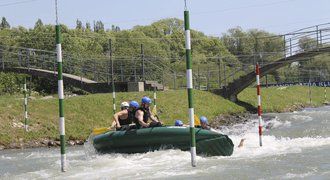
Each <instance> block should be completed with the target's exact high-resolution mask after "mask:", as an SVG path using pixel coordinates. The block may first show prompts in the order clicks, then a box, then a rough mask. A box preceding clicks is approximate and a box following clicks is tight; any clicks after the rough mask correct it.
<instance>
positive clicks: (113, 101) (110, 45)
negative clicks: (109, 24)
mask: <svg viewBox="0 0 330 180" xmlns="http://www.w3.org/2000/svg"><path fill="white" fill-rule="evenodd" d="M109 52H110V54H109V56H110V61H111V78H112V80H111V81H112V103H113V114H116V89H115V80H114V73H113V59H112V40H111V39H109Z"/></svg>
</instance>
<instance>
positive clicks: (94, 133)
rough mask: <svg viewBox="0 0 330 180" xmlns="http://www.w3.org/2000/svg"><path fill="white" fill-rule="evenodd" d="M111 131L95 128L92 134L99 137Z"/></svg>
mask: <svg viewBox="0 0 330 180" xmlns="http://www.w3.org/2000/svg"><path fill="white" fill-rule="evenodd" d="M109 130H110V129H109V127H102V128H94V129H93V132H92V134H93V135H99V134H102V133H104V132H107V131H109Z"/></svg>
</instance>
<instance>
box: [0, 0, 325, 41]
mask: <svg viewBox="0 0 330 180" xmlns="http://www.w3.org/2000/svg"><path fill="white" fill-rule="evenodd" d="M54 2H55V0H0V17H2V16H4V17H6V18H7V21H8V22H9V23H10V25H11V26H14V27H17V26H19V25H21V26H24V27H33V26H34V24H35V22H36V21H37V19H38V18H40V19H41V20H42V21H43V22H44V24H55V5H54V4H55V3H54ZM58 3H59V6H58V8H59V18H60V23H62V24H66V25H67V26H69V27H71V28H74V27H75V24H76V20H77V19H79V20H81V21H82V22H83V23H86V22H90V23H91V24H93V21H94V20H96V21H97V20H101V21H102V22H103V23H104V24H105V28H109V29H110V28H111V25H116V26H119V27H120V28H121V29H130V28H132V27H134V26H136V25H149V24H151V23H152V22H155V21H157V20H160V19H163V18H170V17H176V18H180V19H183V10H184V0H58ZM187 7H188V9H189V11H190V24H191V28H192V29H196V30H198V31H202V32H204V33H205V34H207V35H212V36H221V34H223V33H225V32H226V31H227V30H228V29H230V28H234V27H237V26H240V27H242V28H243V29H244V30H248V29H254V28H257V29H261V30H266V31H268V32H272V33H275V34H284V33H288V32H291V31H294V30H298V29H301V28H304V27H308V26H314V25H317V24H321V23H327V22H330V10H329V8H330V0H315V1H313V0H187Z"/></svg>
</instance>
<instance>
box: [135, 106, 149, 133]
mask: <svg viewBox="0 0 330 180" xmlns="http://www.w3.org/2000/svg"><path fill="white" fill-rule="evenodd" d="M138 110H141V111H143V121H144V122H145V123H147V122H148V119H149V117H150V110H149V108H144V107H139V108H138V109H137V110H136V111H138ZM136 111H135V112H134V121H133V122H134V123H135V124H136V127H137V128H138V129H140V128H141V125H140V123H139V120H138V119H137V118H136V117H135V113H136Z"/></svg>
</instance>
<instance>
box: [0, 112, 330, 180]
mask: <svg viewBox="0 0 330 180" xmlns="http://www.w3.org/2000/svg"><path fill="white" fill-rule="evenodd" d="M269 115H273V116H274V117H275V118H272V119H271V120H269V121H267V122H265V125H266V126H267V127H269V128H268V129H265V132H264V136H263V146H262V147H259V139H258V133H257V131H258V128H257V126H258V124H257V119H251V121H249V122H248V123H245V124H237V125H235V126H233V127H222V128H221V132H223V133H225V134H228V135H229V137H230V138H231V139H232V140H233V142H234V144H235V149H234V153H233V155H232V156H230V157H199V156H198V158H197V167H195V168H192V167H191V166H190V154H189V152H183V151H180V150H162V151H156V152H149V153H144V154H133V155H125V154H107V155H97V154H95V152H94V151H93V148H92V147H91V145H90V144H89V143H86V144H85V145H84V146H78V147H69V148H68V149H67V160H68V168H67V172H65V173H62V172H60V152H59V149H54V148H50V149H48V148H38V149H26V150H3V151H0V179H301V178H302V179H330V107H321V108H315V109H305V110H303V111H301V112H293V113H281V114H269ZM242 138H245V139H246V140H245V143H244V146H243V147H242V148H237V145H238V143H239V141H240V139H242Z"/></svg>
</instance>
